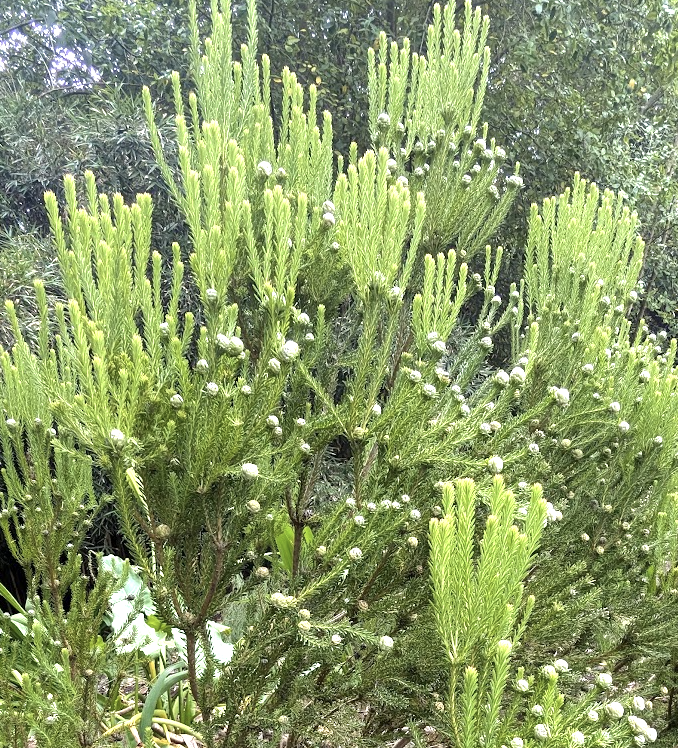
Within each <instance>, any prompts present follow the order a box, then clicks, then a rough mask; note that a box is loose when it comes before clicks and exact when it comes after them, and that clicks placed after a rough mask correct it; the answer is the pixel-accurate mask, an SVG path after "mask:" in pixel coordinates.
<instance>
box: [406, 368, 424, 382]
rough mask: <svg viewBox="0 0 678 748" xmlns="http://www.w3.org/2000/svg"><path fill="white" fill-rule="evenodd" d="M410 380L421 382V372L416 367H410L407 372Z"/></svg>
mask: <svg viewBox="0 0 678 748" xmlns="http://www.w3.org/2000/svg"><path fill="white" fill-rule="evenodd" d="M407 376H408V377H409V380H410V382H415V383H416V382H421V372H420V371H417V370H416V369H411V370H410V371H408V372H407Z"/></svg>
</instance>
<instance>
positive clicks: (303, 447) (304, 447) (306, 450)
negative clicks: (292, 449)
mask: <svg viewBox="0 0 678 748" xmlns="http://www.w3.org/2000/svg"><path fill="white" fill-rule="evenodd" d="M299 449H300V450H301V451H302V453H303V454H305V455H308V454H311V445H310V444H309V443H308V442H301V444H300V445H299Z"/></svg>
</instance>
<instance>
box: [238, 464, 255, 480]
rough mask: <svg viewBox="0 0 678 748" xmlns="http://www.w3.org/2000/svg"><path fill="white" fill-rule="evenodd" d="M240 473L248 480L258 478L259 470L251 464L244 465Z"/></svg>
mask: <svg viewBox="0 0 678 748" xmlns="http://www.w3.org/2000/svg"><path fill="white" fill-rule="evenodd" d="M240 472H241V473H242V475H243V477H244V478H248V479H250V480H252V479H254V478H258V477H259V468H258V467H257V466H256V465H255V464H254V463H253V462H246V463H244V464H243V465H242V467H241V468H240Z"/></svg>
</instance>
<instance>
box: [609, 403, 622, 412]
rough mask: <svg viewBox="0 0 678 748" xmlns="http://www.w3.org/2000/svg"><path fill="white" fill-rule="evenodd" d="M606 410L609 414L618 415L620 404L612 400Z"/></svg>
mask: <svg viewBox="0 0 678 748" xmlns="http://www.w3.org/2000/svg"><path fill="white" fill-rule="evenodd" d="M607 409H608V410H609V411H610V413H619V411H620V410H621V404H620V403H618V402H617V401H616V400H614V401H613V402H611V403H610V404H609V405H608V406H607Z"/></svg>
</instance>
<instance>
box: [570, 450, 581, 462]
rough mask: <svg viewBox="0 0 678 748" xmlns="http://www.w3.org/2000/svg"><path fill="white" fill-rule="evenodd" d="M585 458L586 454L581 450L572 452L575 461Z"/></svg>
mask: <svg viewBox="0 0 678 748" xmlns="http://www.w3.org/2000/svg"><path fill="white" fill-rule="evenodd" d="M583 456H584V453H583V452H582V451H581V449H573V450H572V457H574V459H575V460H581V458H582V457H583Z"/></svg>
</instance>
